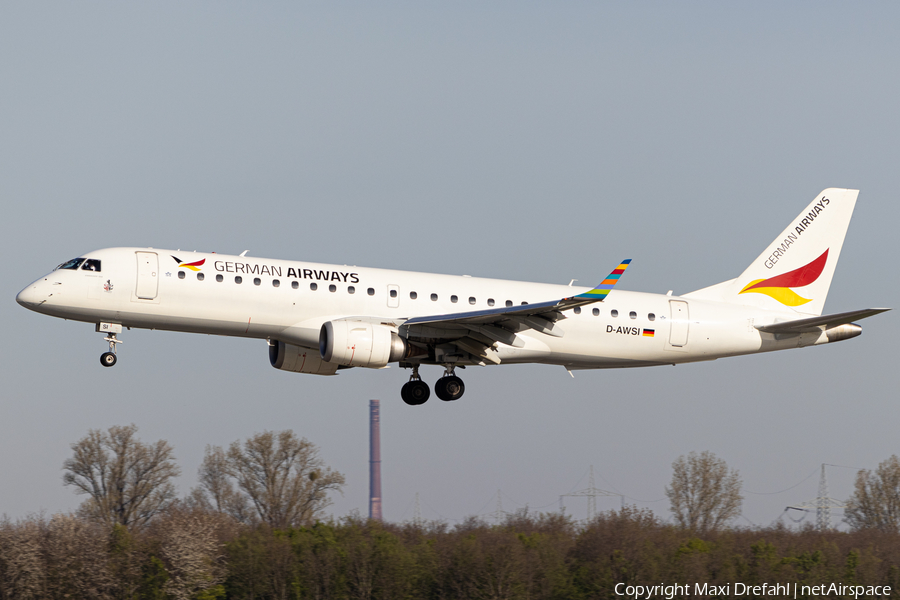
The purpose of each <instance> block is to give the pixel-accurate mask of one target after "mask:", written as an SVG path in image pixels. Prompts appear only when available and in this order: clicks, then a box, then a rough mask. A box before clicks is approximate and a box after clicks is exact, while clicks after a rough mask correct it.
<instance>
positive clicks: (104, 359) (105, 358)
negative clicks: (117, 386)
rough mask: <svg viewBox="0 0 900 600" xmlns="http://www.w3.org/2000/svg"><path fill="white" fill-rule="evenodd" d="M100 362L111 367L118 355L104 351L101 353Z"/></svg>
mask: <svg viewBox="0 0 900 600" xmlns="http://www.w3.org/2000/svg"><path fill="white" fill-rule="evenodd" d="M100 364H101V365H103V366H104V367H111V366H113V365H114V364H116V355H115V354H113V353H112V352H104V353H103V354H101V355H100Z"/></svg>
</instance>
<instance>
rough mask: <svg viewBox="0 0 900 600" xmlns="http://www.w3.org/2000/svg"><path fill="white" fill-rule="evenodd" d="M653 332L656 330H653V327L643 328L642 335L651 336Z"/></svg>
mask: <svg viewBox="0 0 900 600" xmlns="http://www.w3.org/2000/svg"><path fill="white" fill-rule="evenodd" d="M655 333H656V330H655V329H645V330H644V333H643V336H644V337H653V335H654V334H655Z"/></svg>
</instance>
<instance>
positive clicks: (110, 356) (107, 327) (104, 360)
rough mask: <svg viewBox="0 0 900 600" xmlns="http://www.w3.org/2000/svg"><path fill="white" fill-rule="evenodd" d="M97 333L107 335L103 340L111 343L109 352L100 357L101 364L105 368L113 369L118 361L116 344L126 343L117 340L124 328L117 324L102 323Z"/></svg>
mask: <svg viewBox="0 0 900 600" xmlns="http://www.w3.org/2000/svg"><path fill="white" fill-rule="evenodd" d="M117 330H118V331H117ZM97 331H100V332H104V333H106V334H107V335H106V337H105V338H103V339H104V341H107V342H109V352H104V353H103V354H101V355H100V364H101V365H103V366H104V367H111V366H113V365H115V364H116V360H117V358H116V344H122V343H124V342H122V340H120V339H117V338H116V334H117V333H121V332H122V326H121V325H118V324H115V323H100V324H98V325H97Z"/></svg>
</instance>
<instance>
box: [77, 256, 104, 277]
mask: <svg viewBox="0 0 900 600" xmlns="http://www.w3.org/2000/svg"><path fill="white" fill-rule="evenodd" d="M81 270H82V271H96V272H97V273H99V272H100V261H99V260H98V259H96V258H89V259H87V260H86V261H84V264H83V265H82V266H81Z"/></svg>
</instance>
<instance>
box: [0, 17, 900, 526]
mask: <svg viewBox="0 0 900 600" xmlns="http://www.w3.org/2000/svg"><path fill="white" fill-rule="evenodd" d="M898 13H900V7H898V6H897V5H896V4H895V3H887V2H880V3H879V2H873V3H865V4H860V3H853V4H847V3H819V2H815V3H814V2H792V3H787V4H785V3H779V2H756V3H744V4H736V3H728V4H722V3H715V2H708V3H697V2H694V3H675V4H673V3H661V2H660V3H594V2H573V3H566V4H564V5H560V4H558V3H557V4H552V3H521V2H491V3H455V4H453V5H445V4H435V3H414V2H410V3H378V4H377V5H373V4H370V3H340V2H329V3H314V4H308V3H296V2H268V3H245V2H193V3H182V2H156V3H152V4H133V3H124V4H123V3H120V2H82V3H71V2H40V1H35V2H27V3H24V2H22V3H4V4H3V5H2V6H0V203H2V206H3V208H4V210H3V217H2V219H0V247H2V249H3V256H4V257H5V259H6V260H5V261H4V265H5V266H4V267H3V271H2V273H3V277H2V279H0V286H2V289H0V298H2V299H3V301H2V302H0V318H2V322H3V323H4V324H5V331H4V335H3V342H2V344H0V380H2V384H0V386H2V387H0V389H2V395H0V398H2V404H0V409H2V414H3V416H2V418H0V482H2V484H0V513H6V514H8V515H10V516H11V517H22V516H25V515H27V514H28V513H30V512H35V511H38V510H40V509H46V510H47V511H50V512H54V511H61V510H71V509H73V508H75V507H76V506H77V504H78V502H79V501H80V498H79V497H77V496H75V495H74V494H73V493H72V491H71V490H70V489H66V488H64V487H63V485H62V479H61V474H62V473H61V465H62V462H63V461H64V460H65V459H66V458H67V457H68V456H69V454H70V451H69V444H70V443H72V442H74V441H76V440H77V439H79V438H80V437H82V436H83V435H85V433H86V432H87V430H88V429H89V428H106V427H109V426H111V425H114V424H127V423H132V422H133V423H135V424H136V425H138V427H139V428H140V436H141V437H142V438H143V439H145V440H148V441H152V440H156V439H160V438H163V439H166V440H168V441H169V442H170V443H171V444H172V445H173V446H174V447H175V451H176V455H177V457H178V459H179V463H180V465H181V466H182V468H183V471H184V475H183V476H182V477H181V478H180V480H179V486H180V489H181V491H182V492H185V493H186V492H187V491H188V490H189V488H190V487H191V486H193V485H194V484H195V479H196V476H195V474H196V469H197V466H198V465H199V462H200V460H201V459H202V455H203V449H204V446H205V445H206V444H219V445H224V444H228V443H229V442H231V441H233V440H236V439H240V438H245V437H247V436H249V435H251V434H253V433H255V432H258V431H262V430H264V429H283V428H292V429H294V430H295V431H296V432H297V433H298V434H299V435H302V436H305V437H307V438H309V439H310V440H312V441H313V442H315V443H316V444H318V445H319V446H320V448H321V450H322V455H323V457H324V458H325V460H326V461H327V462H328V463H329V464H330V465H331V466H332V467H333V468H336V469H338V470H339V471H341V472H343V473H344V474H345V475H346V476H347V486H346V489H345V494H344V496H343V497H342V498H341V497H338V498H337V499H336V502H335V505H334V513H335V514H336V515H344V514H347V513H348V512H350V511H351V510H359V511H360V512H361V513H363V514H365V513H366V501H367V490H368V481H367V476H368V463H367V461H368V456H367V435H368V429H367V416H368V411H367V404H368V400H369V399H370V398H380V399H381V400H382V458H383V479H384V514H385V517H386V518H387V519H391V520H401V519H409V518H411V517H412V504H413V500H414V498H415V494H416V493H417V492H418V493H419V495H420V499H421V504H422V513H423V516H424V517H426V518H445V519H447V520H450V521H451V522H452V521H453V520H455V519H461V518H463V517H465V516H467V515H471V514H476V513H479V512H480V513H488V512H491V511H493V510H494V509H495V508H496V502H495V501H493V500H491V498H492V496H493V495H494V494H495V493H496V490H497V489H501V490H502V491H503V495H504V508H505V509H512V508H520V507H522V506H524V505H525V504H526V503H527V504H529V505H530V506H531V507H544V509H545V510H551V509H555V508H556V507H557V506H558V496H559V494H563V493H566V492H568V491H570V490H571V489H573V488H578V487H585V485H586V484H587V480H586V473H587V470H588V467H589V465H591V464H593V465H594V467H595V470H596V472H597V474H598V480H597V485H598V487H602V488H606V489H613V488H614V489H615V490H618V491H621V492H623V493H625V494H626V495H628V496H629V497H631V498H632V499H639V500H641V502H637V504H638V506H646V507H650V508H652V509H654V510H656V511H657V512H658V513H659V514H660V515H662V516H667V503H666V502H665V501H663V502H654V503H650V502H643V501H650V500H657V499H659V498H662V497H663V488H664V486H665V485H666V484H667V483H668V481H669V479H670V477H671V463H672V461H673V460H675V459H676V458H677V457H678V456H679V455H681V454H684V453H687V452H690V451H692V450H697V451H702V450H711V451H713V452H715V453H716V454H717V455H719V456H720V457H722V458H724V459H725V460H726V461H727V462H728V464H729V465H730V466H732V467H734V468H737V469H739V470H740V472H741V474H742V476H743V479H744V484H745V488H746V489H747V490H752V491H756V492H777V491H778V490H782V489H784V488H787V487H789V486H792V485H794V484H796V483H798V482H799V481H801V480H803V478H804V477H807V476H808V475H809V474H810V472H812V471H813V470H814V469H816V468H817V467H818V465H819V464H820V463H822V462H828V463H836V464H841V465H848V466H851V467H867V468H874V467H875V466H876V465H877V464H878V462H880V461H882V460H884V459H886V458H887V457H889V456H890V455H891V454H894V453H900V443H898V437H897V423H900V407H898V403H897V391H896V381H897V375H896V363H897V357H898V350H897V346H896V340H895V338H896V335H897V318H898V317H897V314H896V313H893V312H892V313H888V314H886V315H881V316H878V317H875V318H873V319H871V320H869V321H866V322H864V334H863V336H862V337H861V338H857V339H854V340H851V341H848V342H843V343H840V344H835V345H833V346H829V347H823V348H810V349H805V350H799V351H794V352H780V353H775V354H770V355H766V356H755V357H744V358H736V359H725V360H720V361H717V362H713V363H706V364H697V365H686V366H679V367H657V368H652V369H639V370H623V371H596V372H579V373H577V375H576V377H575V379H571V378H570V377H569V376H568V375H567V374H566V372H565V370H563V369H562V368H561V367H543V366H522V367H503V368H483V369H477V368H476V369H467V370H466V372H465V375H466V384H467V389H468V391H467V394H466V396H465V398H464V399H463V400H461V401H459V402H456V403H453V404H445V403H441V402H438V401H433V402H429V403H428V404H426V405H424V406H422V407H418V408H411V407H407V406H406V405H404V404H403V403H402V402H401V401H400V398H399V393H398V390H399V387H400V385H401V384H402V383H403V382H404V381H405V380H406V377H407V375H408V373H407V372H405V371H403V370H400V369H397V368H393V369H389V370H385V371H367V370H360V369H355V370H353V371H349V372H344V373H342V374H341V375H340V376H339V377H335V378H317V377H314V376H306V375H297V374H290V373H283V372H280V371H276V370H274V369H272V368H271V367H270V366H269V364H268V360H267V354H266V346H265V344H264V343H263V342H261V341H249V340H233V339H225V338H215V337H204V336H196V335H187V334H177V333H165V332H148V331H131V332H128V333H127V335H124V336H122V339H123V340H124V341H125V344H124V345H123V347H122V348H121V354H120V360H119V364H118V365H117V366H116V367H115V368H114V369H103V368H102V367H101V366H100V364H99V361H98V359H97V357H98V355H99V354H100V353H101V352H102V351H103V350H104V343H103V341H102V339H101V336H100V335H98V334H96V333H94V332H93V328H92V326H90V325H87V324H80V323H71V322H64V321H60V320H57V319H52V318H49V317H45V316H41V315H37V314H35V313H30V312H27V311H25V310H24V309H23V308H21V307H19V306H18V305H16V303H15V295H16V293H17V292H18V291H19V290H20V289H21V288H23V287H24V286H25V285H26V284H28V283H29V282H30V281H32V280H33V279H35V278H37V277H38V276H40V275H41V274H43V273H45V272H46V271H48V270H50V269H51V268H53V267H54V266H55V265H56V264H58V263H60V262H62V261H63V260H65V259H68V258H71V257H74V256H77V255H79V254H81V253H84V252H87V251H89V250H92V249H97V248H102V247H108V246H118V245H128V246H155V247H164V248H165V247H168V248H182V249H190V250H193V249H198V250H215V251H219V252H231V253H238V252H241V251H243V250H245V249H249V251H250V254H251V255H254V256H269V257H277V258H293V259H298V260H309V261H321V262H333V263H338V264H358V265H367V266H377V267H386V268H399V269H411V270H419V271H434V272H441V273H456V274H462V273H465V274H470V275H478V276H488V277H503V278H510V279H523V280H533V281H545V282H558V283H567V282H568V281H569V280H570V279H572V278H577V279H578V280H579V281H580V282H582V283H590V282H593V281H595V280H597V278H598V277H600V276H602V275H604V274H606V273H607V272H608V270H609V269H610V268H611V267H612V266H614V265H615V264H616V262H617V261H618V260H620V259H621V258H623V257H631V258H633V259H634V262H633V264H632V267H631V268H630V269H629V271H628V274H627V275H626V277H625V279H623V281H622V283H621V284H620V285H621V286H622V287H623V288H624V289H629V290H637V291H647V292H660V293H665V292H666V291H667V290H669V289H672V290H675V293H676V294H677V293H685V292H688V291H691V290H693V289H696V288H700V287H704V286H706V285H710V284H713V283H717V282H719V281H723V280H726V279H730V278H732V277H735V276H736V275H738V274H739V273H740V272H741V271H742V270H743V268H744V267H745V266H746V265H747V264H749V262H750V261H751V260H752V259H753V258H755V257H756V256H757V254H758V253H759V252H760V251H762V249H763V248H764V247H765V246H766V245H767V244H768V243H769V242H770V241H771V240H772V239H773V238H774V237H775V236H776V235H777V234H778V233H779V232H780V231H781V230H782V229H783V228H784V227H785V225H786V224H787V223H788V221H789V220H790V219H792V218H793V217H794V216H795V215H796V214H798V213H799V212H800V210H801V209H802V208H803V207H804V206H805V205H806V204H807V203H808V202H809V201H810V200H812V198H813V196H814V195H815V194H816V193H817V192H819V191H820V190H822V189H823V188H826V187H832V186H834V187H854V188H859V189H860V190H861V193H860V199H859V203H858V205H857V209H856V214H855V217H854V219H853V222H852V223H851V225H850V230H849V232H848V235H847V240H846V243H845V245H844V250H843V254H842V256H841V262H840V264H839V265H838V268H837V272H836V274H835V277H834V282H833V285H832V289H831V293H830V295H829V298H828V302H827V304H826V310H827V311H829V312H839V311H845V310H852V309H857V308H866V307H872V306H893V305H896V304H897V298H898V288H900V282H898V276H897V250H896V232H895V229H896V223H897V222H898V220H900V218H898V217H900V214H898V213H900V208H898V206H900V205H898V202H897V193H898V181H897V177H896V174H897V164H898V158H900V157H898V150H897V147H898V139H900V117H898V115H900V111H898V109H897V107H898V104H900V73H898V64H900V62H898V61H900V59H898V57H900V38H898V36H897V35H896V28H895V25H896V23H898V22H900V14H898ZM439 371H440V370H439V369H438V368H432V369H431V371H428V369H423V375H424V376H425V378H426V379H429V380H433V379H436V378H437V377H438V375H439ZM853 474H854V471H853V470H852V469H838V468H831V469H830V470H829V476H830V477H831V490H832V495H834V496H836V497H847V496H848V495H849V494H850V492H851V484H852V479H853ZM600 476H602V477H603V478H604V479H600ZM579 480H580V481H581V483H580V485H579ZM816 480H817V475H816V476H813V477H812V478H810V479H809V480H808V481H806V482H805V483H804V484H802V485H800V486H798V487H797V488H795V489H793V490H791V491H790V492H786V493H783V494H772V495H753V494H747V495H746V499H745V503H744V515H745V517H746V519H747V520H749V521H751V522H754V523H761V524H766V523H769V522H771V521H772V520H774V519H775V518H777V517H778V516H779V514H780V512H781V511H782V509H783V508H784V506H785V505H787V504H791V503H794V502H798V501H801V500H804V499H807V498H812V497H814V496H815V495H816ZM617 506H618V500H617V499H610V500H601V501H598V507H599V508H601V509H603V508H615V507H617ZM570 508H571V510H573V511H574V512H576V514H577V513H578V511H581V512H583V502H582V503H580V504H578V503H574V502H573V503H571V504H570ZM742 522H743V523H746V522H747V521H742Z"/></svg>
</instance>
